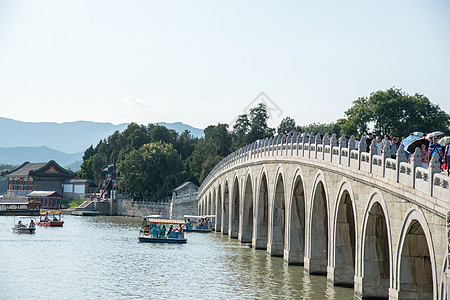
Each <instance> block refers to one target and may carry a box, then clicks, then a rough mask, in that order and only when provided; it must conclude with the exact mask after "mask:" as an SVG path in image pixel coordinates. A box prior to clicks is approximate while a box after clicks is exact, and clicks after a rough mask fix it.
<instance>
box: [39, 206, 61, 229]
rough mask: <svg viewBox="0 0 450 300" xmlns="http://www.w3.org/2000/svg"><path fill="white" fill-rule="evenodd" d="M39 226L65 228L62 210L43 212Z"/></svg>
mask: <svg viewBox="0 0 450 300" xmlns="http://www.w3.org/2000/svg"><path fill="white" fill-rule="evenodd" d="M37 224H38V225H39V226H49V227H63V225H64V221H63V220H62V217H61V211H60V210H42V211H41V214H40V216H39V222H38V223H37Z"/></svg>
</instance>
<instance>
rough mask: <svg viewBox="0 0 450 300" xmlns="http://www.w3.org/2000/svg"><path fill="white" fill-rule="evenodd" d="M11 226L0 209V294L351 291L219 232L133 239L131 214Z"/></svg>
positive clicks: (331, 294) (345, 295)
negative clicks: (32, 227) (24, 230)
mask: <svg viewBox="0 0 450 300" xmlns="http://www.w3.org/2000/svg"><path fill="white" fill-rule="evenodd" d="M64 220H65V222H66V223H65V224H64V227H63V228H44V227H38V228H37V230H36V234H34V235H25V234H14V233H12V232H11V230H10V228H11V226H12V225H13V222H14V217H7V216H0V299H19V298H22V299H26V298H34V299H75V298H78V299H141V298H145V299H194V298H196V299H206V298H211V299H354V297H353V289H349V288H340V287H335V288H333V287H330V286H328V285H327V283H326V277H323V276H309V275H306V274H304V273H303V268H302V267H299V266H286V265H284V264H283V261H282V259H281V258H273V257H269V256H267V255H266V252H265V251H262V250H254V249H250V248H247V247H246V246H245V245H244V244H241V243H239V242H238V241H237V240H236V239H230V238H228V236H222V235H221V234H220V233H211V234H201V233H186V237H187V239H188V243H187V244H185V245H169V244H144V243H138V242H137V235H138V230H139V227H138V221H139V219H137V218H125V217H76V216H66V217H65V218H64Z"/></svg>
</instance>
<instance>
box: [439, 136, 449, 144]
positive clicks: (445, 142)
mask: <svg viewBox="0 0 450 300" xmlns="http://www.w3.org/2000/svg"><path fill="white" fill-rule="evenodd" d="M448 143H450V136H444V137H443V138H442V139H440V140H439V144H441V145H442V146H445V145H447V144H448Z"/></svg>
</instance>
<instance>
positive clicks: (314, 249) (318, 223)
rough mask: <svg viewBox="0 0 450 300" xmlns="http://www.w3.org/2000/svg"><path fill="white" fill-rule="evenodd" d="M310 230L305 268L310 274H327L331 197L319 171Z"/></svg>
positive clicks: (315, 185) (312, 205)
mask: <svg viewBox="0 0 450 300" xmlns="http://www.w3.org/2000/svg"><path fill="white" fill-rule="evenodd" d="M310 199H311V205H310V211H309V221H308V226H309V228H308V229H309V230H308V233H307V236H308V243H307V248H306V249H307V253H306V255H307V256H306V258H307V261H306V264H305V270H306V271H307V272H309V273H310V274H321V275H326V274H327V267H328V254H329V243H328V241H329V232H330V229H329V223H330V222H329V215H330V214H329V211H330V210H329V203H328V202H329V201H328V199H329V197H328V188H327V184H326V180H325V176H324V174H323V172H322V171H321V170H319V171H318V172H317V175H316V176H315V179H314V184H313V190H312V193H311V198H310Z"/></svg>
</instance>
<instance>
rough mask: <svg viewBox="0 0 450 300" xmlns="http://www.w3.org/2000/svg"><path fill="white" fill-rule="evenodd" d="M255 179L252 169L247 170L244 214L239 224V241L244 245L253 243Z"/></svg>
mask: <svg viewBox="0 0 450 300" xmlns="http://www.w3.org/2000/svg"><path fill="white" fill-rule="evenodd" d="M253 198H254V197H253V178H252V173H251V171H250V168H248V169H247V173H246V175H245V177H244V185H243V201H242V213H241V214H240V216H241V217H242V220H240V222H239V224H240V225H241V226H240V228H239V240H240V241H241V242H242V243H251V242H252V235H253V218H254V216H253V210H254V209H253V202H254V201H253Z"/></svg>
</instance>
